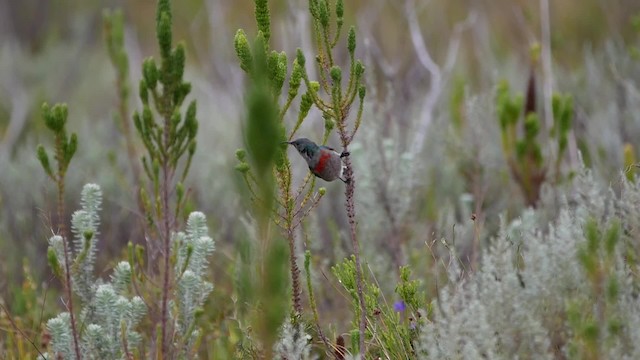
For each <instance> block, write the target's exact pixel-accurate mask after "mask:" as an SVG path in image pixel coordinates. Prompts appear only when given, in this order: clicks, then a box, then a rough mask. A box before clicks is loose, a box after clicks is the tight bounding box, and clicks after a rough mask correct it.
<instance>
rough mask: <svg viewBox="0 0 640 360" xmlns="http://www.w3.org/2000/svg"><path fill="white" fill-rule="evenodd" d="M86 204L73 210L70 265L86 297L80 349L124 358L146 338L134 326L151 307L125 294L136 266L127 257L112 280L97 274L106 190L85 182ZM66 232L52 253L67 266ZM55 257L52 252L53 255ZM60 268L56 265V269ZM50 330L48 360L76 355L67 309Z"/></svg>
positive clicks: (53, 245)
mask: <svg viewBox="0 0 640 360" xmlns="http://www.w3.org/2000/svg"><path fill="white" fill-rule="evenodd" d="M81 204H82V209H81V210H78V211H76V212H74V213H73V216H72V220H71V225H72V231H73V236H74V240H73V244H74V254H75V256H74V257H73V259H72V264H70V265H71V266H70V269H71V281H72V283H73V290H74V292H75V294H76V295H78V297H79V298H80V299H81V300H82V311H81V312H80V317H79V318H76V319H79V322H80V324H82V326H80V327H78V328H79V331H80V333H81V336H80V350H81V353H82V355H83V358H85V359H121V358H125V356H126V354H130V353H132V352H133V349H135V348H136V347H137V346H138V345H139V344H140V341H141V339H142V337H141V335H140V334H139V333H138V332H136V331H135V330H134V329H135V327H136V326H137V324H138V323H139V322H140V320H141V319H142V318H143V316H144V315H145V314H146V311H147V308H146V306H145V304H144V302H143V300H142V298H140V297H139V296H134V297H133V298H127V297H125V295H126V293H127V292H128V288H129V284H130V283H131V265H130V264H129V263H128V262H125V261H122V262H120V263H118V264H117V265H116V267H115V269H114V270H113V274H112V275H111V279H110V281H109V282H106V283H105V282H104V281H103V280H102V279H99V278H98V279H96V278H95V277H94V275H93V273H94V265H95V257H96V256H95V255H96V250H97V244H98V236H97V235H98V226H99V224H100V218H99V216H98V212H99V211H100V206H101V204H102V191H101V190H100V187H99V186H98V185H96V184H86V185H85V186H84V188H83V189H82V195H81ZM62 241H63V240H62V237H61V236H58V235H56V236H53V237H51V239H49V253H50V254H54V255H55V258H56V260H57V263H58V264H60V266H59V267H58V271H60V270H59V269H64V268H65V264H64V261H65V257H64V250H63V244H62ZM50 256H51V255H50ZM55 270H56V269H54V271H55ZM47 330H48V331H49V333H50V334H51V343H50V344H49V346H50V347H49V352H48V353H47V354H46V355H45V358H48V359H57V358H59V357H61V358H63V359H71V358H74V354H75V352H74V350H73V335H72V333H71V323H70V316H69V313H68V312H63V313H61V314H59V315H58V316H56V317H55V318H53V319H50V320H49V321H48V322H47Z"/></svg>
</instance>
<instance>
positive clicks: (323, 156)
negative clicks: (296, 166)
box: [313, 150, 331, 173]
mask: <svg viewBox="0 0 640 360" xmlns="http://www.w3.org/2000/svg"><path fill="white" fill-rule="evenodd" d="M330 158H331V152H329V151H326V150H320V158H319V159H318V163H317V164H316V167H314V168H313V171H314V172H315V173H321V172H322V170H324V168H325V167H326V166H327V163H328V162H329V159H330Z"/></svg>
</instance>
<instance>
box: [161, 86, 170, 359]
mask: <svg viewBox="0 0 640 360" xmlns="http://www.w3.org/2000/svg"><path fill="white" fill-rule="evenodd" d="M165 91H166V92H165V96H164V99H163V100H164V106H163V110H165V111H164V112H165V114H164V129H163V138H164V144H163V148H164V150H161V153H162V154H161V159H162V184H161V186H162V195H161V201H162V241H163V248H164V249H163V250H164V252H163V257H164V258H163V259H164V271H163V279H162V315H161V322H162V330H161V331H162V347H161V351H162V359H169V357H168V354H169V348H168V347H169V343H168V340H167V326H168V318H169V309H168V308H169V288H170V286H169V285H170V284H169V277H170V276H169V275H170V270H171V268H170V260H171V226H170V221H169V183H170V179H169V178H170V176H171V175H170V171H171V170H170V169H169V156H170V155H169V153H168V149H169V147H170V145H169V140H170V139H169V136H170V134H169V122H170V121H171V114H170V113H169V112H168V111H167V110H166V109H170V105H171V103H170V100H168V99H169V98H168V96H167V95H166V94H170V92H169V91H167V90H165Z"/></svg>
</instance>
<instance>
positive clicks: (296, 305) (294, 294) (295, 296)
mask: <svg viewBox="0 0 640 360" xmlns="http://www.w3.org/2000/svg"><path fill="white" fill-rule="evenodd" d="M287 240H288V241H289V263H290V264H289V265H290V267H291V301H292V302H293V310H294V311H295V312H296V313H297V314H302V302H301V301H302V291H301V289H300V268H299V267H298V263H297V262H296V245H295V241H296V239H295V235H294V233H293V224H291V223H288V224H287Z"/></svg>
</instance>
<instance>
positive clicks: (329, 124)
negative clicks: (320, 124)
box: [324, 117, 336, 132]
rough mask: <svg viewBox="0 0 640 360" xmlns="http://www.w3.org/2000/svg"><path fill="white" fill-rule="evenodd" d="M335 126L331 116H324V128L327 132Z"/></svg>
mask: <svg viewBox="0 0 640 360" xmlns="http://www.w3.org/2000/svg"><path fill="white" fill-rule="evenodd" d="M335 126H336V121H335V120H333V118H331V117H325V118H324V128H325V130H326V131H327V132H329V131H331V130H333V128H334V127H335Z"/></svg>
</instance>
